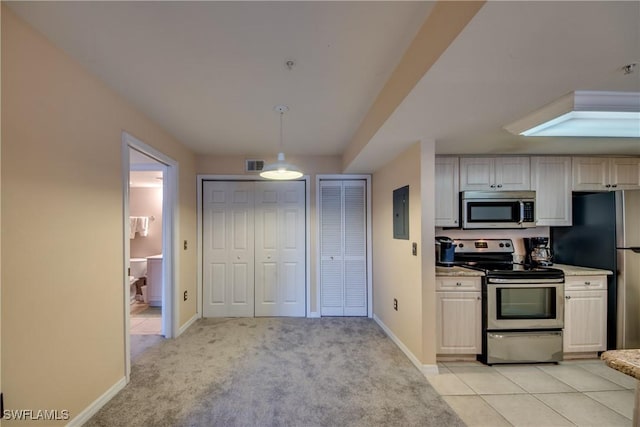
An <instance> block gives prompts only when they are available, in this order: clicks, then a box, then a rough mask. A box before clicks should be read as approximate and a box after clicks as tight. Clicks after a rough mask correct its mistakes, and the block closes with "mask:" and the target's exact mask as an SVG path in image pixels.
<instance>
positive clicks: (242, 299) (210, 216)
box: [202, 181, 254, 317]
mask: <svg viewBox="0 0 640 427" xmlns="http://www.w3.org/2000/svg"><path fill="white" fill-rule="evenodd" d="M202 193H203V195H202V199H203V200H202V203H203V245H202V246H203V315H204V316H205V317H225V316H253V312H254V272H253V270H254V256H253V236H254V223H253V197H254V196H253V183H251V182H220V181H206V182H203V192H202Z"/></svg>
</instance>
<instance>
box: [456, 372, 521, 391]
mask: <svg viewBox="0 0 640 427" xmlns="http://www.w3.org/2000/svg"><path fill="white" fill-rule="evenodd" d="M448 367H449V369H450V370H451V372H453V373H454V374H456V375H457V376H458V378H460V379H461V380H462V381H463V382H464V383H465V384H467V385H468V386H469V387H471V388H472V389H473V391H475V392H476V393H478V394H516V393H526V391H524V390H523V389H522V388H520V387H519V386H518V385H516V384H515V383H513V382H512V381H510V380H509V379H508V378H507V377H505V376H503V375H501V374H500V373H499V372H498V371H496V370H495V369H493V368H490V367H488V366H483V367H475V366H457V367H453V366H450V365H448Z"/></svg>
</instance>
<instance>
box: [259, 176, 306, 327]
mask: <svg viewBox="0 0 640 427" xmlns="http://www.w3.org/2000/svg"><path fill="white" fill-rule="evenodd" d="M255 186H256V198H255V224H256V230H255V233H256V237H255V260H256V272H255V274H256V282H255V288H256V297H255V315H256V316H257V317H258V316H297V317H304V316H305V309H306V281H305V278H306V246H305V242H306V235H305V223H306V221H305V215H306V212H305V183H304V182H303V181H287V182H269V181H265V182H256V183H255Z"/></svg>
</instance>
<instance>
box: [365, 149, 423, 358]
mask: <svg viewBox="0 0 640 427" xmlns="http://www.w3.org/2000/svg"><path fill="white" fill-rule="evenodd" d="M405 185H408V186H409V240H399V239H394V238H393V222H392V217H393V215H392V207H393V200H392V195H393V190H395V189H396V188H399V187H403V186H405ZM420 188H421V183H420V144H415V145H413V146H412V147H411V148H410V149H408V150H407V151H405V152H404V153H402V154H401V155H400V156H398V157H397V158H396V159H394V160H392V161H391V162H389V163H388V164H386V165H385V166H383V167H382V168H380V169H379V170H377V171H376V172H375V173H374V174H373V184H372V216H373V218H372V221H373V303H374V309H373V312H374V314H375V315H376V316H377V317H378V318H379V319H380V320H381V321H382V322H383V323H384V324H385V325H386V326H387V327H388V328H389V329H390V330H391V332H393V334H394V335H395V336H396V337H398V339H400V340H401V341H402V342H403V343H404V344H405V346H407V348H408V349H409V350H410V351H411V352H412V353H413V354H414V355H415V356H416V357H417V358H418V359H419V360H421V361H422V352H423V348H422V346H423V337H422V320H421V319H422V299H421V295H422V289H421V288H422V259H421V257H420V256H413V255H412V254H411V244H412V242H416V243H417V244H418V248H420V247H421V240H422V237H421V233H422V231H421V229H422V224H421V210H422V206H421V202H420V200H421V198H420V191H421V190H420ZM418 255H420V254H418ZM394 298H396V299H397V300H398V311H395V310H394V309H393V299H394Z"/></svg>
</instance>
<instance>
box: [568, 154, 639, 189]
mask: <svg viewBox="0 0 640 427" xmlns="http://www.w3.org/2000/svg"><path fill="white" fill-rule="evenodd" d="M635 189H640V158H634V157H574V158H573V191H610V190H635Z"/></svg>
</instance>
